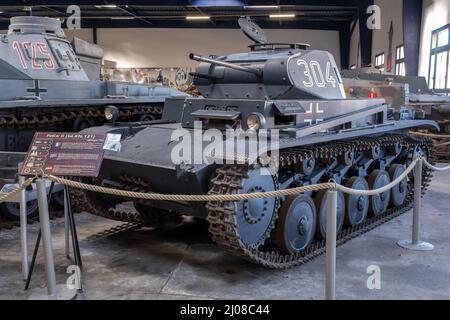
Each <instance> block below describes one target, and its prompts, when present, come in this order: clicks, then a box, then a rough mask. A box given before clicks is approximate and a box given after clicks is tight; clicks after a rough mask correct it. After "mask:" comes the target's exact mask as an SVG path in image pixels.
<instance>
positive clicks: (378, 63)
mask: <svg viewBox="0 0 450 320" xmlns="http://www.w3.org/2000/svg"><path fill="white" fill-rule="evenodd" d="M375 68H377V69H378V70H380V71H381V72H383V71H384V52H383V53H380V54H377V55H376V56H375Z"/></svg>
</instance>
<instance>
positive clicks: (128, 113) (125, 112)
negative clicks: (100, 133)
mask: <svg viewBox="0 0 450 320" xmlns="http://www.w3.org/2000/svg"><path fill="white" fill-rule="evenodd" d="M16 109H20V108H16ZM35 109H38V110H39V112H40V113H41V114H40V115H39V114H38V113H37V112H35V111H36V110H35ZM42 109H44V110H42ZM42 109H39V108H33V110H34V112H30V113H29V114H24V113H22V114H20V115H19V114H17V113H16V114H15V113H14V112H11V113H9V114H0V127H7V128H10V129H11V128H18V129H26V128H35V127H40V126H48V125H55V124H60V123H63V122H64V121H71V120H72V121H73V120H76V119H78V118H81V119H91V120H95V119H102V120H104V114H103V108H101V107H79V108H67V110H65V111H63V112H61V111H58V112H54V111H53V110H54V109H48V110H49V112H48V113H47V114H44V113H45V108H42ZM50 110H51V111H50ZM21 111H22V112H23V111H24V110H23V109H21ZM119 112H120V114H119V118H120V119H121V120H122V119H123V120H127V119H128V118H130V117H133V116H139V115H144V114H152V115H155V116H160V115H161V114H162V106H123V107H121V108H120V110H119Z"/></svg>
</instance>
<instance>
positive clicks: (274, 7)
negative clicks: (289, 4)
mask: <svg viewBox="0 0 450 320" xmlns="http://www.w3.org/2000/svg"><path fill="white" fill-rule="evenodd" d="M278 8H280V6H244V9H278Z"/></svg>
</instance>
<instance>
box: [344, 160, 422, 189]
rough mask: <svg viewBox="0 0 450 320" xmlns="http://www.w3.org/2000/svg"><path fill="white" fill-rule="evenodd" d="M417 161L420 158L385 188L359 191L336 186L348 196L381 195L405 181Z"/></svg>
mask: <svg viewBox="0 0 450 320" xmlns="http://www.w3.org/2000/svg"><path fill="white" fill-rule="evenodd" d="M417 161H419V158H415V159H414V160H413V162H411V164H410V165H409V166H408V168H406V169H405V171H404V172H403V173H402V174H401V175H399V176H398V177H397V178H396V179H395V180H394V181H392V182H390V183H389V184H387V185H385V186H384V187H381V188H378V189H374V190H357V189H352V188H347V187H344V186H343V185H340V184H338V185H336V189H337V190H339V191H342V192H344V193H347V194H354V195H362V196H373V195H376V194H380V193H383V192H386V191H388V190H390V189H391V188H393V187H395V186H396V185H397V184H399V183H400V182H401V181H402V180H403V179H405V178H406V177H407V176H408V174H409V173H410V172H411V171H412V170H413V169H414V167H415V165H416V163H417Z"/></svg>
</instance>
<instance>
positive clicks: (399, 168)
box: [389, 164, 408, 207]
mask: <svg viewBox="0 0 450 320" xmlns="http://www.w3.org/2000/svg"><path fill="white" fill-rule="evenodd" d="M403 172H405V167H404V166H403V165H401V164H393V165H392V166H391V167H390V168H389V177H391V181H394V180H395V179H397V177H399V176H400V175H401V174H402V173H403ZM407 191H408V182H407V179H406V178H405V179H403V180H402V181H400V183H399V184H397V185H396V186H395V187H393V188H392V189H391V205H392V206H394V207H398V206H401V205H402V204H403V202H405V199H406V193H407Z"/></svg>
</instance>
